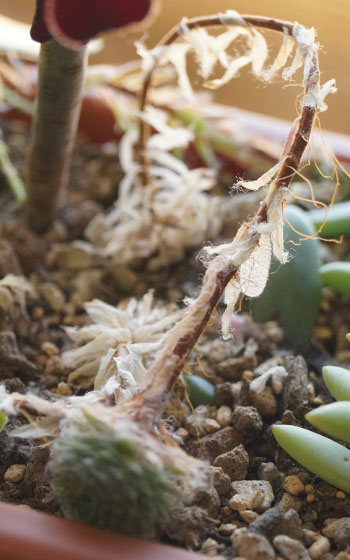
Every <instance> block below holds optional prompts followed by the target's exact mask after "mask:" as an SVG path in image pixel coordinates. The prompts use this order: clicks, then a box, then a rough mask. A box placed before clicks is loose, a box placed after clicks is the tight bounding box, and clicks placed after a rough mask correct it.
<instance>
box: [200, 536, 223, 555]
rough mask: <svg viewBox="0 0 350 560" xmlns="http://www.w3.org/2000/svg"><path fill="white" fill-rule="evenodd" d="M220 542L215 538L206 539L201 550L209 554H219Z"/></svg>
mask: <svg viewBox="0 0 350 560" xmlns="http://www.w3.org/2000/svg"><path fill="white" fill-rule="evenodd" d="M218 547H219V543H218V542H217V541H216V540H215V539H211V538H209V539H206V540H205V541H204V543H203V544H202V546H201V551H202V552H204V554H207V555H208V556H217V553H218Z"/></svg>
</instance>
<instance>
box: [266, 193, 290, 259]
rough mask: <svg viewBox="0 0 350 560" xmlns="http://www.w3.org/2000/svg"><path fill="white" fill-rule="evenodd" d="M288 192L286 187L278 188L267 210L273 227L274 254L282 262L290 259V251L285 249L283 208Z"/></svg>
mask: <svg viewBox="0 0 350 560" xmlns="http://www.w3.org/2000/svg"><path fill="white" fill-rule="evenodd" d="M287 192H288V189H286V188H283V189H282V188H280V189H278V190H276V191H275V193H274V196H273V198H272V200H271V202H270V205H269V208H268V211H267V218H268V222H269V224H271V225H272V227H273V231H272V233H271V239H272V248H273V254H274V256H275V257H276V259H278V260H279V261H280V263H282V264H285V263H286V262H287V261H288V256H289V254H288V251H285V250H284V240H283V224H284V219H283V208H284V204H285V202H286V195H287Z"/></svg>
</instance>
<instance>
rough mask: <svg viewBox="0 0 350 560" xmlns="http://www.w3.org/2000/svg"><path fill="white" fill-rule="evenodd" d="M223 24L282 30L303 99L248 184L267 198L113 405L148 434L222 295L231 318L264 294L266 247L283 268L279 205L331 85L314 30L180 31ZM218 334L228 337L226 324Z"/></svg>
mask: <svg viewBox="0 0 350 560" xmlns="http://www.w3.org/2000/svg"><path fill="white" fill-rule="evenodd" d="M222 24H224V25H240V26H242V25H244V26H246V25H247V26H257V27H264V28H267V29H272V30H276V31H280V32H283V33H287V32H288V34H289V35H290V36H293V37H294V38H295V39H296V41H297V44H298V47H299V48H300V50H301V51H302V53H303V58H304V80H303V84H304V87H305V93H304V97H303V101H302V108H301V114H300V116H299V117H298V118H297V119H296V120H295V122H294V124H293V126H292V129H291V132H290V134H289V136H288V138H287V140H286V143H285V146H284V149H283V153H282V156H281V159H280V161H279V163H278V164H277V165H276V166H275V168H274V169H273V170H271V171H272V172H270V173H269V172H268V173H267V174H265V175H266V176H268V177H265V176H263V177H261V179H260V180H258V181H256V182H254V183H256V185H254V187H253V185H252V186H251V188H252V189H254V190H256V189H257V188H260V187H261V186H267V185H269V189H268V192H267V195H266V197H265V199H264V201H263V202H262V203H261V205H260V208H259V210H258V212H257V213H256V215H255V217H254V218H253V219H251V220H250V221H249V222H247V223H245V224H243V225H242V226H241V228H240V230H239V231H238V233H237V235H236V237H235V238H234V240H233V241H232V243H229V244H227V245H222V246H220V247H216V248H215V247H214V248H209V249H207V254H208V255H209V256H211V255H214V257H213V258H211V260H209V264H208V268H207V271H206V274H205V276H204V279H203V283H202V287H201V291H200V293H199V295H198V297H197V298H196V299H194V300H193V301H192V303H191V304H190V305H189V307H188V309H187V311H186V313H185V315H184V317H183V319H182V320H181V321H180V322H179V323H178V324H177V325H176V326H175V327H174V328H173V329H172V330H171V331H170V333H169V335H168V336H167V338H166V340H165V341H164V346H163V349H162V351H161V352H160V353H159V355H158V357H157V358H156V359H155V361H154V363H153V365H152V366H151V368H150V370H149V372H148V379H149V381H148V383H147V385H146V386H145V387H144V388H143V390H142V391H140V392H139V393H137V394H136V395H134V396H133V397H132V398H131V399H128V400H127V401H125V402H124V403H122V404H121V405H119V410H120V411H121V412H122V411H123V412H126V413H128V414H130V415H131V416H133V417H134V418H135V419H136V420H137V421H140V422H142V423H143V424H144V425H147V426H148V428H149V429H151V428H152V426H153V425H154V421H155V418H157V416H158V415H159V414H161V413H162V412H163V410H164V409H165V407H166V405H167V402H168V397H169V394H170V391H171V389H172V388H173V386H174V384H175V382H176V380H177V378H178V375H179V374H180V373H181V371H182V368H183V367H184V365H185V363H186V360H187V359H188V357H189V355H190V353H191V351H192V349H193V347H194V345H195V343H196V342H197V340H198V338H199V336H200V335H201V334H202V332H203V331H204V329H205V327H206V325H207V323H208V321H209V319H210V317H211V315H212V313H213V311H214V310H215V308H216V306H217V304H218V302H219V300H220V298H221V297H222V295H223V294H224V292H225V289H226V292H225V296H227V297H226V303H227V305H228V308H227V312H229V314H230V313H231V312H232V311H233V309H234V305H235V303H236V301H237V299H238V297H239V294H240V292H241V291H242V292H243V293H245V294H247V295H248V294H249V290H251V291H253V292H254V290H255V292H254V293H255V295H258V294H259V293H261V291H262V290H263V288H264V285H265V282H266V279H267V276H268V269H269V264H270V260H269V258H267V257H266V260H265V262H263V263H262V264H263V268H266V273H264V271H263V270H259V266H260V260H261V255H262V253H263V251H264V250H265V248H266V247H265V246H266V243H267V245H268V247H269V248H270V242H271V243H272V246H273V251H274V254H275V256H276V257H277V258H279V260H280V261H281V262H282V263H283V262H286V260H287V254H286V253H285V252H284V251H283V207H284V204H285V196H286V192H287V190H288V187H289V185H290V183H291V181H292V180H293V177H294V175H295V173H296V172H297V170H298V167H299V164H300V161H301V158H302V155H303V153H304V150H305V148H306V146H307V144H308V141H309V138H310V134H311V131H312V126H313V122H314V118H315V115H316V112H317V110H318V109H319V108H321V107H322V106H323V99H324V97H325V95H326V94H327V93H328V92H330V91H331V92H333V91H334V89H335V88H333V82H332V83H327V84H326V85H325V86H324V88H322V90H321V88H320V82H319V76H320V72H319V65H318V54H317V49H318V45H317V43H315V41H314V31H313V30H307V29H305V28H304V27H303V26H301V25H299V24H293V23H290V22H285V21H280V20H275V19H272V18H263V17H259V16H238V14H236V13H233V14H232V13H228V14H227V15H221V16H211V17H202V18H196V19H193V20H188V21H186V29H193V28H196V27H199V26H202V27H203V26H214V25H222ZM183 33H184V26H183V25H181V24H180V25H178V26H176V27H175V28H174V29H173V30H172V31H170V32H169V33H168V34H167V35H166V36H165V37H164V38H163V39H162V40H161V42H160V43H159V44H158V46H161V47H167V46H168V45H170V44H171V43H173V42H174V41H175V40H176V39H177V37H179V36H181V35H183ZM160 56H161V51H160V54H159V55H158V56H155V58H154V62H153V64H152V66H151V67H150V69H149V71H148V73H147V74H146V77H145V82H144V87H143V90H142V93H141V98H140V109H141V111H143V110H144V108H145V105H146V101H147V93H148V90H149V87H150V83H151V80H152V76H153V73H154V70H155V68H156V66H157V64H158V62H159V59H160ZM147 137H148V128H147V125H146V123H145V122H144V121H142V122H141V127H140V144H139V146H140V149H141V150H144V153H145V154H146V156H147V151H146V150H145V147H146V142H147ZM144 164H145V166H146V167H147V164H148V162H147V161H146V160H145V161H144ZM146 175H147V174H146ZM245 186H246V187H248V188H249V183H245ZM269 251H270V249H269ZM253 253H254V256H255V257H256V262H254V258H253V259H252V255H253ZM258 254H259V257H258ZM264 258H265V257H264ZM251 261H252V262H251ZM247 263H249V266H250V268H249V274H251V276H254V274H255V275H256V274H257V275H259V274H260V275H261V277H263V280H262V281H260V285H258V286H255V287H253V288H251V287H250V286H249V285H248V287H247V288H245V289H243V285H244V283H243V277H244V274H246V273H247V271H246V270H245V269H246V268H247ZM254 267H255V270H254ZM256 269H257V270H256ZM264 276H265V278H264ZM258 284H259V281H258ZM224 330H226V334H227V331H228V324H227V318H226V328H225V327H224Z"/></svg>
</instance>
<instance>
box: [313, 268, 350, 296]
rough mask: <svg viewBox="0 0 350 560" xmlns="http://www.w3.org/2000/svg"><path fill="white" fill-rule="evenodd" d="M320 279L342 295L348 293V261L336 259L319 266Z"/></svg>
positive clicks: (349, 291) (349, 285) (349, 288)
mask: <svg viewBox="0 0 350 560" xmlns="http://www.w3.org/2000/svg"><path fill="white" fill-rule="evenodd" d="M320 276H321V279H322V281H323V282H324V283H325V284H327V286H329V287H330V288H332V289H333V290H334V291H335V292H338V293H339V294H342V295H344V296H349V295H350V262H346V261H344V262H343V261H338V262H332V263H327V264H324V265H323V266H321V268H320Z"/></svg>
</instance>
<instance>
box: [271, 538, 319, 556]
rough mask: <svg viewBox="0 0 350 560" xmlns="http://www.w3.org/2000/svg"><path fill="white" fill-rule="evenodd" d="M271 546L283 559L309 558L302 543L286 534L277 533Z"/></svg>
mask: <svg viewBox="0 0 350 560" xmlns="http://www.w3.org/2000/svg"><path fill="white" fill-rule="evenodd" d="M273 546H274V547H275V548H276V549H277V550H278V552H279V553H280V554H281V555H282V557H283V558H284V559H285V560H310V555H309V553H308V551H307V550H306V548H305V547H304V545H303V544H302V543H301V542H299V541H298V540H296V539H291V538H290V537H287V536H286V535H277V537H275V538H274V539H273Z"/></svg>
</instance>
